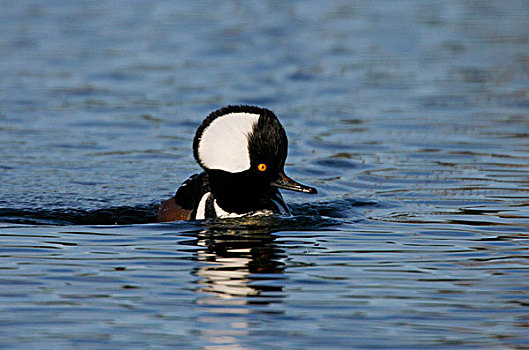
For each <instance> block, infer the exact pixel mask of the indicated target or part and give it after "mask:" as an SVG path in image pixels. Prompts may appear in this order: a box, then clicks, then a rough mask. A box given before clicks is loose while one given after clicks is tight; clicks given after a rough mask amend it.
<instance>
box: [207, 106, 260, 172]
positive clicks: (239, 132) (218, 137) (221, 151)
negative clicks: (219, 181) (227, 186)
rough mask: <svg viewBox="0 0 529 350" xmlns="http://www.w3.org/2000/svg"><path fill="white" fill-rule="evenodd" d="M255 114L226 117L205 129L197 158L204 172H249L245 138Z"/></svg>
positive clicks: (242, 113) (254, 121) (246, 138)
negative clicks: (213, 170) (210, 170)
mask: <svg viewBox="0 0 529 350" xmlns="http://www.w3.org/2000/svg"><path fill="white" fill-rule="evenodd" d="M258 120H259V114H253V113H244V112H239V113H228V114H226V115H223V116H220V117H218V118H217V119H215V120H213V121H212V122H211V124H210V125H209V126H207V127H206V129H205V130H204V132H203V133H202V136H201V137H200V142H199V143H198V157H199V158H200V162H201V163H202V165H203V166H204V167H206V168H208V169H217V170H224V171H228V172H230V173H238V172H241V171H245V170H248V169H250V151H249V150H248V135H249V134H250V133H251V132H252V131H253V128H254V125H255V124H257V121H258Z"/></svg>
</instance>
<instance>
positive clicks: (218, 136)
mask: <svg viewBox="0 0 529 350" xmlns="http://www.w3.org/2000/svg"><path fill="white" fill-rule="evenodd" d="M287 151H288V139H287V135H286V132H285V129H284V128H283V126H282V125H281V123H280V122H279V119H278V117H277V116H276V115H275V114H274V112H272V111H271V110H269V109H266V108H261V107H256V106H249V105H229V106H226V107H223V108H220V109H218V110H216V111H214V112H212V113H210V114H209V115H208V116H207V117H206V118H205V119H204V121H203V122H202V124H201V125H200V126H199V127H198V129H197V130H196V133H195V137H194V139H193V156H194V158H195V160H196V162H197V163H198V164H199V165H200V167H201V168H202V169H203V171H202V172H200V173H197V174H194V175H192V176H191V177H189V178H188V179H187V180H186V181H184V182H183V183H182V185H181V186H180V187H179V188H178V189H177V191H176V193H175V195H174V196H173V197H171V198H169V199H167V200H166V201H164V202H163V203H162V204H161V205H160V207H159V209H158V215H157V217H158V222H169V221H177V220H204V219H216V218H220V219H222V218H234V217H241V216H244V215H272V214H281V215H291V211H290V208H289V207H288V205H287V204H286V203H285V201H284V200H283V197H282V196H281V193H280V192H279V189H284V190H290V191H296V192H302V193H310V194H316V193H317V190H316V188H314V187H310V186H307V185H303V184H301V183H299V182H297V181H294V180H293V179H291V178H290V177H288V176H287V175H286V174H285V170H284V167H285V162H286V158H287Z"/></svg>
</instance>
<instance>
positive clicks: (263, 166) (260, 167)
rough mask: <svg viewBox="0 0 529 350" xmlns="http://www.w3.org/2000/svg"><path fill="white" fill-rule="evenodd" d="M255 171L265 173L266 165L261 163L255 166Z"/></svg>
mask: <svg viewBox="0 0 529 350" xmlns="http://www.w3.org/2000/svg"><path fill="white" fill-rule="evenodd" d="M257 170H259V171H265V170H266V164H265V163H261V164H259V165H258V166H257Z"/></svg>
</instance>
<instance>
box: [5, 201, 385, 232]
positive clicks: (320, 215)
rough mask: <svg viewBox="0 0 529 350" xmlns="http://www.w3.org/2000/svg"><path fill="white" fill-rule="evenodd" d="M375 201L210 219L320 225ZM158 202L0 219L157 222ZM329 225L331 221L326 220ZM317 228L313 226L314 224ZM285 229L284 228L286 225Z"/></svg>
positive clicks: (11, 213)
mask: <svg viewBox="0 0 529 350" xmlns="http://www.w3.org/2000/svg"><path fill="white" fill-rule="evenodd" d="M375 204H376V202H374V201H359V200H354V199H342V200H335V201H328V202H317V203H304V204H292V205H290V208H291V210H292V215H293V216H291V217H281V216H278V215H273V216H271V218H274V220H273V221H270V220H267V217H254V219H253V220H249V219H250V218H244V217H243V218H242V220H235V219H219V220H211V221H209V220H208V222H210V223H211V222H213V221H214V222H216V223H217V224H219V227H222V226H224V227H228V226H229V225H236V226H238V227H239V228H241V227H243V226H245V225H251V226H254V227H255V225H258V226H259V223H261V224H262V225H267V226H268V227H270V225H272V226H274V225H281V223H283V224H284V223H285V221H283V219H284V220H287V221H289V222H290V223H294V222H298V221H299V222H304V223H305V225H307V223H312V224H313V225H316V226H317V225H318V223H321V222H322V220H323V221H325V220H326V219H327V220H331V221H332V219H351V218H353V219H354V218H355V217H357V214H355V208H358V207H361V206H366V205H375ZM158 206H159V204H158V203H152V204H148V205H138V206H122V207H109V208H102V209H11V208H0V222H4V223H14V224H24V225H134V224H148V223H155V222H156V213H157V210H158ZM327 224H329V222H327ZM312 227H314V226H312ZM283 228H284V227H283Z"/></svg>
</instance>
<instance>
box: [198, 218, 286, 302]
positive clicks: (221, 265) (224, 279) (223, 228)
mask: <svg viewBox="0 0 529 350" xmlns="http://www.w3.org/2000/svg"><path fill="white" fill-rule="evenodd" d="M268 219H269V220H274V219H273V218H268ZM236 221H237V222H236ZM265 221H268V220H265ZM238 225H241V226H238ZM197 239H198V240H197V245H198V246H201V247H204V249H203V250H200V251H199V252H198V253H197V260H199V261H203V262H204V264H203V265H202V266H201V267H199V268H197V269H196V270H195V271H194V274H195V275H196V276H199V277H201V279H200V280H199V282H198V283H199V284H200V287H199V288H198V290H199V291H201V292H206V293H213V294H215V295H216V296H220V297H222V298H234V297H246V296H256V297H257V296H262V295H263V293H265V292H280V291H281V290H282V287H281V286H277V285H275V284H274V283H266V282H271V281H276V280H278V279H281V278H282V277H281V276H282V275H281V273H282V272H283V270H284V263H283V262H282V260H283V259H284V258H285V257H286V255H285V252H284V251H283V250H281V249H278V248H277V247H276V246H275V245H274V242H273V241H274V236H273V234H272V229H271V226H266V224H263V220H262V218H261V219H259V218H253V217H249V218H244V219H242V222H241V220H233V221H229V222H217V223H213V224H212V225H211V226H210V227H209V229H208V230H203V231H201V232H200V233H199V234H198V237H197Z"/></svg>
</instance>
